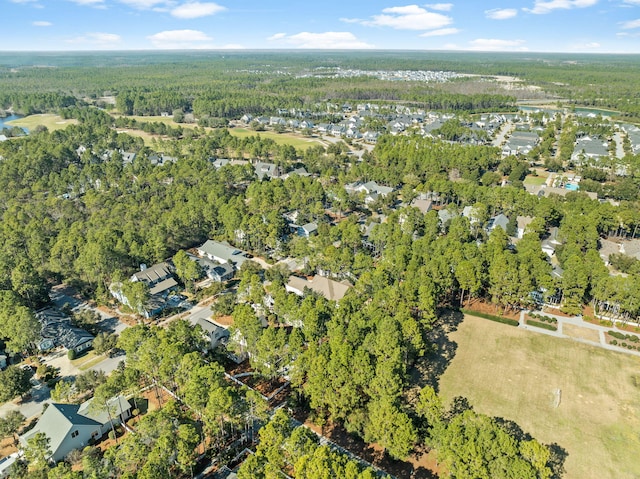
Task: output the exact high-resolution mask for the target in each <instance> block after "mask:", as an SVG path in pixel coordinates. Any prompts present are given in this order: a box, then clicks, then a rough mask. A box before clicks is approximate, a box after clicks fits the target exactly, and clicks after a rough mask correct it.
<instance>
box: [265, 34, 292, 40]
mask: <svg viewBox="0 0 640 479" xmlns="http://www.w3.org/2000/svg"><path fill="white" fill-rule="evenodd" d="M286 36H287V34H286V33H275V34H273V35H271V36H270V37H269V38H267V40H269V41H270V42H272V41H274V40H280V39H282V38H284V37H286Z"/></svg>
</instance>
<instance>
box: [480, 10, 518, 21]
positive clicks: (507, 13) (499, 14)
mask: <svg viewBox="0 0 640 479" xmlns="http://www.w3.org/2000/svg"><path fill="white" fill-rule="evenodd" d="M484 14H485V16H486V17H487V18H490V19H491V20H506V19H508V18H513V17H515V16H516V15H517V14H518V10H516V9H515V8H494V9H492V10H485V11H484Z"/></svg>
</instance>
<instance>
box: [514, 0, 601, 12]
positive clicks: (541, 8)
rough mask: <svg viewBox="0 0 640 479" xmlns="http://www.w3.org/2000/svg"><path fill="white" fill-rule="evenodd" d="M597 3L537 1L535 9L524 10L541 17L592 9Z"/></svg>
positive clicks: (555, 0)
mask: <svg viewBox="0 0 640 479" xmlns="http://www.w3.org/2000/svg"><path fill="white" fill-rule="evenodd" d="M596 3H598V0H547V1H545V0H535V2H534V5H533V8H523V10H524V11H525V12H529V13H535V14H538V15H541V14H545V13H551V12H552V11H554V10H571V9H572V8H586V7H592V6H593V5H595V4H596Z"/></svg>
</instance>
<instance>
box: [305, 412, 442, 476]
mask: <svg viewBox="0 0 640 479" xmlns="http://www.w3.org/2000/svg"><path fill="white" fill-rule="evenodd" d="M297 419H298V420H300V421H302V420H303V419H305V420H304V421H302V422H304V424H305V426H307V427H309V428H310V429H312V430H313V431H315V432H316V433H318V434H321V435H323V436H325V437H327V438H329V439H330V440H331V442H333V443H335V444H337V445H338V446H340V447H341V448H343V449H345V450H347V451H349V452H350V453H351V454H353V455H355V456H357V457H359V458H361V459H363V460H365V461H366V462H368V463H370V464H373V465H374V466H375V467H377V468H379V469H381V470H383V471H384V472H387V473H389V474H392V475H394V476H395V477H397V478H398V479H400V478H405V477H406V478H409V477H410V478H412V479H434V478H437V477H438V470H437V467H436V461H435V455H434V454H433V453H431V452H429V451H418V452H416V453H415V454H412V455H411V456H409V458H407V459H406V460H404V461H396V460H394V459H391V458H390V457H389V456H388V455H387V454H385V453H384V450H383V449H382V448H381V447H380V446H379V445H378V444H367V443H366V442H364V441H363V440H362V439H360V438H359V437H357V436H355V435H353V434H349V433H348V432H347V431H346V430H345V429H344V428H343V427H342V426H340V425H338V424H333V423H329V424H328V425H326V426H324V427H320V426H318V425H316V424H314V423H312V422H311V421H309V419H308V418H304V417H298V418H297Z"/></svg>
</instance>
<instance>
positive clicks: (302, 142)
mask: <svg viewBox="0 0 640 479" xmlns="http://www.w3.org/2000/svg"><path fill="white" fill-rule="evenodd" d="M229 133H231V134H232V135H233V136H237V137H239V138H245V137H247V136H256V135H260V138H270V139H272V140H273V141H275V142H276V143H278V144H279V145H291V146H293V147H294V148H298V149H303V150H304V149H307V148H309V147H310V146H313V145H322V143H321V142H320V141H319V140H317V139H314V138H303V137H301V136H297V135H293V134H291V133H276V132H273V131H253V130H248V129H246V128H229Z"/></svg>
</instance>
